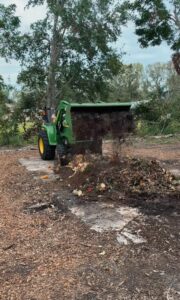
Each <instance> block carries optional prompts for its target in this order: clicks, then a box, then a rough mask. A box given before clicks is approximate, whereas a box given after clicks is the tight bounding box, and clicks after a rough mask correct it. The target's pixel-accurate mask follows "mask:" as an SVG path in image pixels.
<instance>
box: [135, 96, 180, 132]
mask: <svg viewBox="0 0 180 300" xmlns="http://www.w3.org/2000/svg"><path fill="white" fill-rule="evenodd" d="M179 102H180V98H179V99H175V100H164V101H157V100H156V101H155V100H153V101H149V102H148V103H143V104H142V105H139V106H138V107H137V108H136V109H135V111H134V112H135V116H136V119H137V134H138V135H140V136H145V135H159V134H175V133H179V132H180V122H179V120H180V110H179Z"/></svg>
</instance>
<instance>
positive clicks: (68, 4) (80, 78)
mask: <svg viewBox="0 0 180 300" xmlns="http://www.w3.org/2000/svg"><path fill="white" fill-rule="evenodd" d="M121 2H122V1H119V2H116V3H114V1H113V0H110V1H107V0H95V1H90V0H76V1H71V0H67V1H57V0H56V1H55V0H54V1H41V0H31V1H29V2H28V5H29V6H30V5H33V6H36V5H42V4H43V3H46V4H47V16H46V18H45V19H44V20H41V21H38V22H36V23H34V24H32V26H31V32H30V33H29V34H28V35H24V37H23V38H22V41H21V46H22V48H23V49H24V56H23V64H24V65H25V67H24V68H23V71H22V72H21V74H20V76H19V82H20V83H23V84H24V85H25V86H28V87H36V88H40V89H41V90H42V89H47V90H48V93H51V98H54V97H55V98H56V101H59V99H63V98H68V99H69V100H75V101H79V102H82V101H97V100H106V99H107V98H108V95H109V87H108V85H107V84H106V81H107V79H110V78H112V76H115V75H117V73H118V72H119V70H120V67H121V63H120V56H119V55H118V54H117V53H116V52H115V51H114V50H113V48H112V47H111V44H112V42H115V41H117V38H118V37H119V36H120V33H121V25H122V24H124V23H125V22H126V21H127V13H126V11H127V10H126V8H125V7H122V8H121V4H119V3H121ZM32 75H33V76H32ZM52 90H53V93H52ZM51 101H54V99H51Z"/></svg>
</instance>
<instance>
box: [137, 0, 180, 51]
mask: <svg viewBox="0 0 180 300" xmlns="http://www.w3.org/2000/svg"><path fill="white" fill-rule="evenodd" d="M132 9H133V10H134V12H135V14H134V19H135V25H136V34H137V35H138V36H139V42H140V44H141V45H142V46H143V47H148V46H149V45H151V46H155V45H160V44H161V43H162V41H167V43H168V44H169V45H171V49H173V50H174V51H177V52H178V51H179V49H180V1H179V0H169V1H165V0H158V1H157V0H135V1H134V3H133V5H132Z"/></svg>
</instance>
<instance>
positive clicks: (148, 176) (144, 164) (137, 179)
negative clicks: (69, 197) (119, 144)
mask: <svg viewBox="0 0 180 300" xmlns="http://www.w3.org/2000/svg"><path fill="white" fill-rule="evenodd" d="M80 158H81V159H80V160H79V166H80V169H79V170H78V163H77V158H76V159H75V161H74V166H75V170H76V173H75V175H74V176H72V177H71V178H70V179H69V181H70V185H71V188H73V189H74V193H75V194H76V195H79V196H84V197H86V198H89V197H93V196H94V197H95V198H96V199H97V197H103V195H105V196H106V197H109V198H110V199H116V198H120V195H121V194H123V195H124V194H128V195H129V194H134V193H136V194H142V193H146V194H150V193H161V194H162V193H168V192H170V191H173V190H174V186H173V185H172V180H173V177H172V176H171V175H170V174H169V173H168V172H166V171H165V170H164V169H163V168H162V167H161V166H160V164H159V163H158V161H156V160H144V159H138V158H125V159H122V160H116V161H110V160H109V161H107V160H105V159H102V158H101V159H100V156H99V157H97V156H96V157H95V156H93V157H91V159H89V158H88V163H87V161H86V159H85V157H84V156H80ZM83 164H84V165H85V168H84V169H82V166H83ZM72 165H73V162H72V164H71V167H72ZM82 170H83V171H82Z"/></svg>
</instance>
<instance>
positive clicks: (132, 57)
mask: <svg viewBox="0 0 180 300" xmlns="http://www.w3.org/2000/svg"><path fill="white" fill-rule="evenodd" d="M0 3H1V4H5V5H9V4H12V3H15V4H16V6H17V11H16V13H17V15H18V16H19V17H20V19H21V25H22V29H23V30H24V31H26V30H28V28H29V25H30V24H31V23H33V22H35V21H36V20H38V19H41V18H43V17H44V15H45V8H44V7H36V8H32V9H30V10H24V7H25V5H26V4H27V0H0ZM116 49H117V50H118V51H121V50H123V51H125V52H126V55H125V56H124V57H123V62H124V63H141V64H143V65H144V66H147V65H149V64H153V63H156V62H162V63H163V62H164V63H165V62H167V61H169V60H170V56H171V51H170V49H169V47H168V46H167V45H166V44H165V43H164V44H162V45H161V46H157V47H149V48H148V49H142V48H140V47H139V45H138V41H137V37H136V35H135V34H134V25H133V24H132V23H129V24H128V26H127V27H125V28H123V32H122V35H121V37H120V38H119V40H118V42H117V44H116ZM19 72H20V66H19V64H18V62H17V61H14V60H12V61H10V62H9V63H6V62H5V60H4V59H0V74H1V75H2V76H3V78H4V80H5V81H6V82H7V83H11V84H13V85H15V84H16V78H17V74H18V73H19Z"/></svg>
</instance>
